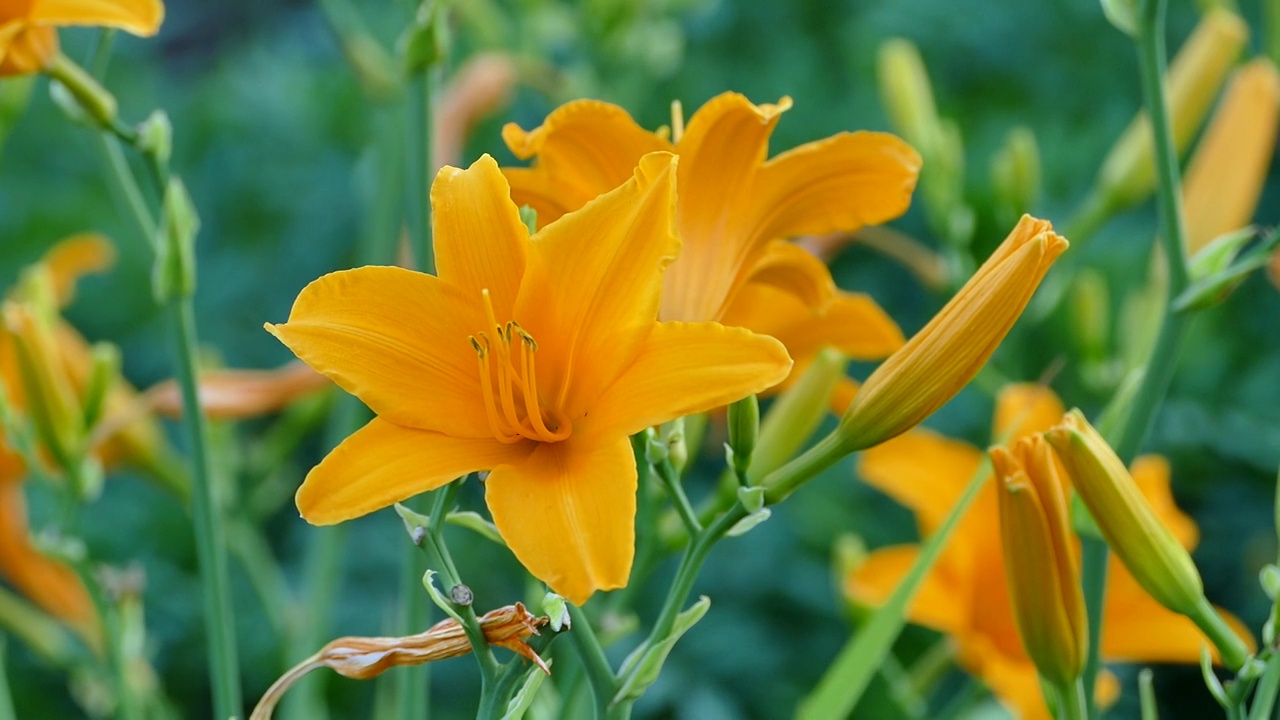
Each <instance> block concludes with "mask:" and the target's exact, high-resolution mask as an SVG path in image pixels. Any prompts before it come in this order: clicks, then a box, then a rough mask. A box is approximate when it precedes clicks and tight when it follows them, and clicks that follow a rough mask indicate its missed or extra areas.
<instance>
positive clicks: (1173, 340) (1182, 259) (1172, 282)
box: [1083, 0, 1190, 718]
mask: <svg viewBox="0 0 1280 720" xmlns="http://www.w3.org/2000/svg"><path fill="white" fill-rule="evenodd" d="M1164 10H1165V3H1164V0H1143V2H1142V9H1141V17H1140V19H1139V27H1138V33H1137V37H1136V40H1137V47H1138V64H1139V67H1140V69H1141V75H1142V94H1143V100H1144V103H1145V105H1146V109H1147V114H1148V116H1149V117H1150V118H1151V130H1152V139H1153V140H1154V146H1155V161H1156V175H1157V178H1158V180H1159V183H1158V199H1159V207H1160V234H1159V237H1160V242H1161V247H1162V248H1163V251H1164V258H1165V262H1166V263H1167V264H1168V267H1169V287H1168V296H1167V299H1166V304H1165V314H1164V318H1163V320H1162V321H1161V323H1160V333H1159V335H1158V336H1157V337H1156V343H1155V347H1154V348H1153V349H1152V353H1151V357H1150V359H1149V360H1148V362H1147V367H1146V371H1145V373H1144V374H1143V378H1142V384H1141V385H1140V386H1139V387H1138V390H1137V392H1136V393H1135V394H1134V397H1133V400H1132V403H1131V405H1130V406H1129V408H1128V410H1127V412H1126V414H1125V417H1124V422H1123V423H1122V424H1121V426H1120V429H1119V431H1118V432H1117V434H1116V437H1114V438H1111V441H1112V446H1113V447H1114V448H1115V450H1116V453H1117V454H1118V455H1119V456H1120V458H1121V459H1122V460H1124V461H1125V462H1129V461H1131V460H1133V458H1134V456H1135V455H1136V454H1137V452H1138V450H1139V449H1140V448H1141V446H1142V443H1143V441H1144V440H1145V439H1146V436H1147V433H1148V432H1149V431H1150V429H1151V426H1152V424H1153V422H1154V420H1155V415H1156V411H1157V410H1158V408H1159V406H1160V403H1161V402H1163V401H1164V397H1165V395H1166V394H1167V393H1168V391H1169V386H1170V384H1171V383H1172V381H1173V373H1174V370H1175V368H1176V366H1177V360H1178V355H1179V353H1180V351H1181V349H1182V345H1183V343H1184V342H1185V340H1186V336H1187V330H1188V328H1189V324H1190V319H1189V318H1188V317H1187V316H1186V315H1184V314H1175V313H1173V312H1172V310H1171V309H1170V306H1171V304H1172V301H1173V299H1174V298H1176V297H1178V295H1180V294H1181V293H1182V291H1183V290H1185V289H1186V287H1187V285H1188V284H1189V277H1190V273H1189V271H1188V269H1187V251H1186V228H1185V225H1184V222H1183V218H1182V196H1181V179H1180V178H1179V175H1178V155H1177V150H1176V147H1175V145H1174V141H1173V130H1172V126H1171V124H1170V112H1169V103H1168V100H1167V98H1166V97H1165V87H1164V75H1165V40H1164ZM1091 545H1093V546H1094V547H1092V549H1091V547H1090V546H1091ZM1106 561H1107V550H1106V547H1105V546H1104V545H1102V544H1101V543H1086V545H1085V558H1084V564H1085V583H1084V593H1085V604H1086V607H1089V608H1091V610H1092V611H1093V612H1091V613H1090V638H1091V640H1093V642H1091V643H1090V644H1089V658H1088V662H1087V664H1086V667H1085V674H1084V677H1083V681H1084V686H1085V687H1086V688H1089V689H1090V690H1092V688H1093V687H1094V682H1095V680H1096V678H1097V669H1098V664H1099V663H1098V652H1099V646H1100V645H1101V643H1100V642H1099V639H1100V638H1101V634H1102V627H1101V626H1102V617H1101V607H1102V603H1103V598H1104V597H1105V595H1106V570H1105V566H1106ZM1094 612H1096V613H1097V614H1096V615H1095V614H1094ZM1086 703H1087V709H1088V713H1089V717H1091V718H1093V717H1097V716H1098V713H1097V708H1096V705H1095V703H1094V699H1093V693H1092V692H1089V693H1088V695H1087V697H1086Z"/></svg>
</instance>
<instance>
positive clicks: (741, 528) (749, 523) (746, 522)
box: [725, 508, 773, 537]
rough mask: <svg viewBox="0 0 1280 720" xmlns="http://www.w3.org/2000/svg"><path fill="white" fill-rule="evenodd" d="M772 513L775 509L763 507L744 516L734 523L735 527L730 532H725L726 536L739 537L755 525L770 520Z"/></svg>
mask: <svg viewBox="0 0 1280 720" xmlns="http://www.w3.org/2000/svg"><path fill="white" fill-rule="evenodd" d="M772 514H773V511H772V510H770V509H769V508H761V509H760V510H757V511H756V512H753V513H751V514H750V515H748V516H746V517H744V518H742V519H741V520H739V521H738V522H736V523H734V525H733V527H731V528H729V532H726V533H725V537H738V536H739V535H746V534H747V533H748V532H750V531H751V530H752V529H754V528H755V526H757V525H759V524H760V523H762V522H764V521H765V520H768V519H769V516H770V515H772Z"/></svg>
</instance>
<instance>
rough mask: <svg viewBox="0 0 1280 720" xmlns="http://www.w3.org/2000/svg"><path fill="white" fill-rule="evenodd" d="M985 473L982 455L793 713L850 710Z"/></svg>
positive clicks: (836, 719)
mask: <svg viewBox="0 0 1280 720" xmlns="http://www.w3.org/2000/svg"><path fill="white" fill-rule="evenodd" d="M990 472H991V463H990V461H989V460H986V459H984V460H983V462H982V465H981V466H979V467H978V471H977V472H975V473H974V475H973V478H972V479H971V480H969V486H968V487H967V488H965V491H964V494H963V495H961V496H960V501H959V502H957V503H956V506H955V508H953V509H952V510H951V514H950V515H948V516H947V519H946V521H944V522H943V523H942V526H941V527H939V528H938V531H937V532H935V533H934V534H933V536H931V537H930V538H929V539H928V540H926V541H925V542H924V544H923V545H922V546H921V548H920V555H919V557H917V558H916V561H915V564H914V565H912V566H911V570H910V571H909V572H908V573H907V576H906V577H905V578H903V580H902V583H901V584H899V585H898V587H897V589H895V590H894V591H893V595H891V596H890V597H889V600H888V602H886V603H885V604H884V606H883V607H881V608H880V609H879V610H877V611H876V613H875V614H874V615H872V616H871V620H870V621H869V622H867V624H866V625H863V626H862V628H861V629H859V631H858V633H857V634H856V635H854V636H853V637H852V638H851V639H850V640H849V642H848V643H846V644H845V646H844V649H842V650H841V651H840V654H839V655H838V656H837V657H836V659H835V662H833V663H832V664H831V667H829V668H827V672H826V674H825V675H823V676H822V680H820V681H819V682H818V686H817V687H816V688H814V690H813V692H812V693H810V694H809V696H808V697H807V698H805V699H804V701H803V702H801V704H800V707H799V709H798V710H797V712H796V717H797V718H799V719H800V720H843V718H846V717H849V714H850V713H852V712H853V709H854V707H855V706H856V705H857V704H858V700H859V698H861V697H862V693H863V692H865V691H866V689H867V685H868V684H869V683H870V682H871V678H872V677H874V676H875V675H876V673H878V672H879V671H880V665H881V661H882V660H883V659H884V658H885V656H886V655H888V654H889V651H890V650H892V649H893V643H894V641H895V640H897V638H898V635H899V634H900V633H901V632H902V628H903V626H904V625H906V621H907V606H908V605H910V604H911V601H912V599H914V598H915V595H916V591H917V590H919V589H920V585H921V584H922V583H923V582H924V578H925V576H926V575H928V573H929V570H930V569H931V568H932V567H933V563H934V561H936V560H937V559H938V555H939V554H941V552H942V548H944V547H945V546H946V544H947V540H948V539H949V538H950V537H951V533H952V532H954V531H955V529H956V526H957V525H959V524H960V520H961V518H963V517H964V514H965V512H966V511H968V509H969V506H970V505H972V504H973V500H974V498H976V497H977V496H978V491H979V490H981V489H982V486H983V484H985V482H986V480H987V476H988V475H989V474H990Z"/></svg>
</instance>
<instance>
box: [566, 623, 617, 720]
mask: <svg viewBox="0 0 1280 720" xmlns="http://www.w3.org/2000/svg"><path fill="white" fill-rule="evenodd" d="M568 608H569V617H570V618H571V619H572V621H573V627H572V628H570V630H569V635H570V636H571V637H572V638H573V646H574V647H575V648H576V649H577V651H578V657H579V658H581V660H582V668H583V671H584V672H585V674H586V676H587V682H589V683H590V684H591V694H592V695H594V696H595V699H596V712H597V716H598V717H604V716H606V715H607V714H608V712H609V705H610V703H611V702H612V701H613V696H614V695H615V694H617V692H618V681H617V678H615V677H614V675H613V666H612V665H610V664H609V659H608V658H607V657H605V654H604V648H602V647H601V646H600V640H599V638H597V637H596V631H595V628H593V627H592V626H591V619H590V618H588V617H587V614H586V613H585V612H583V611H582V609H581V608H579V607H578V606H577V605H574V604H573V603H569V605H568Z"/></svg>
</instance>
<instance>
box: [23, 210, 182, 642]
mask: <svg viewBox="0 0 1280 720" xmlns="http://www.w3.org/2000/svg"><path fill="white" fill-rule="evenodd" d="M113 255H114V253H113V251H112V248H111V246H110V245H109V244H108V243H107V242H106V241H105V240H103V239H102V238H100V237H97V236H94V235H80V236H76V237H73V238H69V239H67V240H64V241H63V242H61V243H59V244H58V245H56V246H55V247H54V248H53V249H51V250H50V251H49V252H48V253H47V254H46V255H45V257H44V258H43V259H42V260H41V261H40V263H38V264H37V265H35V266H33V267H32V268H29V269H28V270H27V271H26V275H24V277H30V276H31V274H33V273H36V274H43V278H42V280H43V281H45V282H47V284H46V285H45V287H46V288H47V289H48V291H49V293H50V295H51V297H50V298H49V300H50V302H51V303H53V304H54V305H56V306H63V305H66V304H67V303H69V302H70V301H71V299H72V297H73V295H74V290H75V282H76V279H77V278H78V277H79V276H81V275H83V274H85V273H89V272H98V271H101V270H104V269H106V268H107V267H108V266H109V265H110V264H111V261H112V258H113ZM15 314H16V315H17V316H18V317H21V318H22V319H23V320H24V322H23V323H20V324H18V325H15V326H12V327H6V328H5V329H4V330H3V331H0V384H2V385H3V390H4V393H5V397H6V399H7V402H8V404H9V408H10V410H11V412H12V413H13V414H14V415H15V416H18V417H25V416H30V415H32V414H34V413H37V412H45V411H47V410H51V409H52V408H45V409H43V410H42V409H39V408H35V407H33V406H32V403H33V401H34V398H33V397H32V394H33V393H32V391H33V390H36V391H37V392H38V391H39V389H37V388H31V387H28V382H27V380H28V378H24V373H23V371H22V368H21V367H20V361H19V352H20V350H19V346H20V345H22V344H27V345H28V346H29V347H40V348H41V349H42V350H43V351H44V354H43V355H42V356H41V358H40V359H41V360H42V369H43V370H44V371H46V373H47V378H46V379H47V380H49V381H50V382H51V383H53V384H54V385H56V386H57V388H58V389H59V390H60V393H59V394H60V395H61V396H62V398H63V399H64V400H66V401H67V402H68V403H70V405H71V406H73V407H74V409H75V410H77V411H78V410H79V406H78V404H79V402H80V399H81V398H83V396H84V394H85V392H86V390H87V386H88V384H89V376H90V373H91V366H92V360H91V358H90V349H89V346H88V343H86V342H85V340H84V338H82V337H81V336H80V334H79V333H78V332H76V330H75V329H74V328H72V327H71V325H70V324H68V323H67V322H66V321H64V320H62V319H61V318H57V317H55V318H53V323H52V326H51V327H48V328H45V327H44V326H43V324H41V323H37V322H34V316H37V315H39V314H40V313H39V311H38V310H36V309H35V308H34V307H33V306H30V305H29V304H28V302H27V301H25V300H22V299H18V298H14V297H11V298H10V299H9V300H8V301H6V316H13V315H15ZM46 329H47V330H48V331H49V332H48V334H47V336H46V337H44V338H36V337H32V336H31V335H30V334H35V333H40V332H44V330H46ZM15 332H16V333H23V332H26V333H30V334H28V335H25V336H24V335H22V334H15ZM137 402H138V400H137V397H136V394H135V393H134V392H133V390H131V389H130V388H129V387H128V386H127V385H125V384H124V383H123V382H120V381H117V382H115V383H114V384H113V385H112V386H111V388H110V389H109V390H108V392H107V395H106V397H105V399H104V403H105V405H104V408H103V416H104V420H103V423H102V424H101V426H100V427H109V428H111V430H110V431H109V432H106V433H101V438H100V440H99V442H97V443H94V444H93V446H92V452H93V453H94V454H95V455H96V456H97V457H98V459H99V460H100V461H102V462H103V464H105V465H112V464H116V463H119V462H131V463H134V464H139V465H142V466H144V467H151V466H154V465H155V463H156V461H157V459H158V458H159V457H160V454H161V451H162V447H163V441H162V439H161V435H160V429H159V427H157V426H156V425H155V424H154V422H153V421H152V420H151V419H150V418H149V417H147V416H146V415H145V414H144V415H139V414H138V413H137V412H136V407H137ZM73 414H76V417H77V418H78V417H79V414H77V413H73ZM28 419H31V420H32V422H33V423H34V422H36V420H35V419H34V418H28ZM40 450H41V451H42V452H41V454H42V455H43V456H48V455H49V449H48V448H40ZM26 475H27V467H26V464H25V463H24V461H23V459H22V457H21V456H19V454H18V453H17V452H15V451H14V450H13V449H12V448H9V447H6V446H5V445H4V441H3V438H2V437H0V574H2V575H3V576H4V577H5V579H6V580H8V581H9V582H10V583H11V584H12V585H13V586H14V587H15V588H17V589H18V590H19V591H21V592H22V593H23V594H24V595H26V596H27V597H28V598H30V599H31V600H32V602H34V603H36V604H37V605H39V606H40V607H41V608H43V609H44V610H45V611H46V612H48V613H49V614H51V615H53V616H55V617H57V618H59V619H61V620H63V621H65V622H67V623H69V624H70V625H72V626H73V627H75V628H77V630H79V631H80V632H81V633H82V634H83V635H84V636H85V637H86V639H88V640H89V641H90V642H96V637H97V626H98V618H97V614H96V612H95V610H94V607H93V603H92V602H91V601H90V598H89V595H88V593H87V591H86V590H85V588H84V585H83V583H82V582H81V581H80V578H79V576H77V575H76V573H75V572H74V571H72V570H71V568H69V567H67V566H66V565H64V564H62V563H61V562H58V561H55V560H52V559H50V558H48V557H46V556H45V555H43V554H42V553H40V551H38V550H37V549H36V548H35V546H34V545H33V544H32V542H31V539H30V536H29V530H28V527H27V516H26V501H25V497H24V493H23V487H22V480H23V478H24V477H25V476H26Z"/></svg>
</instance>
